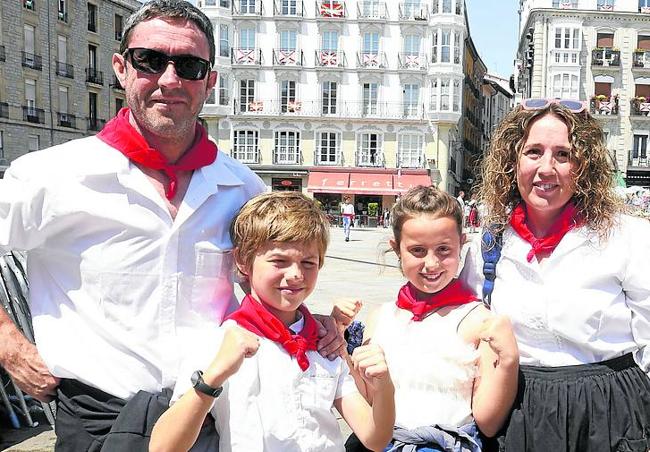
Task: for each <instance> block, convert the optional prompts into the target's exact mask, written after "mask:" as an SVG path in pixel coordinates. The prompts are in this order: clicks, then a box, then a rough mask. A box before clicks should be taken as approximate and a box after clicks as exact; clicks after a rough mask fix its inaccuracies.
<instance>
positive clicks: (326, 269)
mask: <svg viewBox="0 0 650 452" xmlns="http://www.w3.org/2000/svg"><path fill="white" fill-rule="evenodd" d="M477 236H478V235H477V234H471V237H470V238H471V239H476V237H477ZM390 237H391V230H390V229H384V228H356V229H355V228H353V229H352V232H351V234H350V241H349V242H345V241H344V236H343V230H342V229H341V228H332V229H331V237H330V246H329V248H328V251H327V255H326V258H325V265H324V266H323V268H322V270H321V272H320V274H319V277H318V284H317V287H316V289H315V290H314V293H313V294H312V295H311V297H310V298H309V300H308V301H307V305H308V306H309V308H310V310H311V311H312V312H316V313H323V314H327V313H329V312H330V311H331V309H332V303H333V302H334V301H335V300H338V299H340V298H344V297H351V298H355V299H361V300H362V301H363V302H364V307H363V309H362V310H361V312H360V314H359V316H358V317H357V318H358V319H359V320H362V321H363V320H365V319H366V317H367V316H368V313H369V312H370V311H371V310H372V309H373V308H375V307H377V306H379V305H381V304H382V303H390V302H393V301H394V300H395V297H396V295H397V291H398V290H399V288H400V287H401V286H402V285H403V284H404V282H405V280H404V278H403V276H402V275H401V273H400V271H399V269H398V268H397V258H396V257H395V254H394V253H392V252H390V253H386V254H384V251H386V250H387V249H389V246H388V240H389V238H390ZM240 295H241V294H238V296H240ZM341 428H342V429H343V430H344V433H345V434H346V436H347V434H348V433H349V429H348V428H347V425H345V423H344V422H341ZM44 429H45V431H43V430H44ZM54 441H55V436H54V433H53V432H52V431H51V429H49V428H46V427H40V428H35V429H32V428H25V429H21V430H17V431H16V430H6V429H2V428H0V450H7V451H11V452H50V451H53V450H54Z"/></svg>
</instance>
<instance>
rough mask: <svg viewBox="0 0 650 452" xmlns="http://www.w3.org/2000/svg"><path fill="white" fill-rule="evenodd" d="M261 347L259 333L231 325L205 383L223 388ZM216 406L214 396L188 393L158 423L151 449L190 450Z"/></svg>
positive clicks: (225, 333)
mask: <svg viewBox="0 0 650 452" xmlns="http://www.w3.org/2000/svg"><path fill="white" fill-rule="evenodd" d="M224 325H226V324H224ZM259 345H260V344H259V338H258V337H257V336H256V335H255V334H253V333H251V332H249V331H247V330H245V329H243V328H241V327H239V326H236V325H234V326H228V327H227V328H226V330H225V332H224V336H223V342H222V343H221V347H220V348H219V351H218V352H217V356H216V357H215V358H214V360H213V361H212V363H211V364H210V366H209V367H208V368H207V369H206V370H205V372H204V373H203V381H204V382H205V383H206V384H207V385H208V386H211V387H213V388H217V387H219V386H222V385H223V384H224V383H225V381H226V380H227V379H228V378H229V377H230V376H231V375H233V374H234V373H236V372H237V371H238V370H239V368H240V367H241V364H242V362H243V361H244V358H249V357H251V356H253V355H254V354H255V353H256V352H257V349H258V348H259ZM213 404H214V397H211V396H209V395H206V394H203V393H201V392H199V391H197V390H195V389H194V388H192V389H190V390H189V391H187V392H186V393H185V394H183V396H182V397H181V398H180V399H179V400H178V401H177V402H176V403H175V404H173V405H172V406H171V407H170V408H169V409H168V410H167V411H166V412H165V413H164V414H163V415H162V416H161V417H160V419H158V422H156V425H155V426H154V429H153V432H152V433H151V442H150V443H149V450H150V451H151V452H162V451H165V452H169V451H183V452H186V451H187V450H189V449H190V448H191V447H192V446H193V445H194V443H195V442H196V439H197V438H198V436H199V432H200V431H201V426H202V425H203V422H204V420H205V417H206V416H207V414H208V413H209V412H210V409H211V408H212V405H213Z"/></svg>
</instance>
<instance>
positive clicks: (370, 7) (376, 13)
mask: <svg viewBox="0 0 650 452" xmlns="http://www.w3.org/2000/svg"><path fill="white" fill-rule="evenodd" d="M357 20H358V21H359V22H385V21H387V20H388V8H387V6H386V2H381V3H380V2H376V1H363V0H362V1H359V2H358V3H357Z"/></svg>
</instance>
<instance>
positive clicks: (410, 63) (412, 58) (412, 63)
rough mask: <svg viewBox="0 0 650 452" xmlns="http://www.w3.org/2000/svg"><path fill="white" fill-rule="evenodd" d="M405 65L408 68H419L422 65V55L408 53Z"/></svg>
mask: <svg viewBox="0 0 650 452" xmlns="http://www.w3.org/2000/svg"><path fill="white" fill-rule="evenodd" d="M404 66H406V67H408V68H415V69H417V68H419V67H420V55H406V58H405V60H404Z"/></svg>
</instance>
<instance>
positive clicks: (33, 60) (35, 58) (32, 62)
mask: <svg viewBox="0 0 650 452" xmlns="http://www.w3.org/2000/svg"><path fill="white" fill-rule="evenodd" d="M22 56H23V66H24V67H29V68H32V69H36V70H37V71H40V70H42V69H43V58H42V57H41V56H40V55H34V54H33V53H28V52H22Z"/></svg>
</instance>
